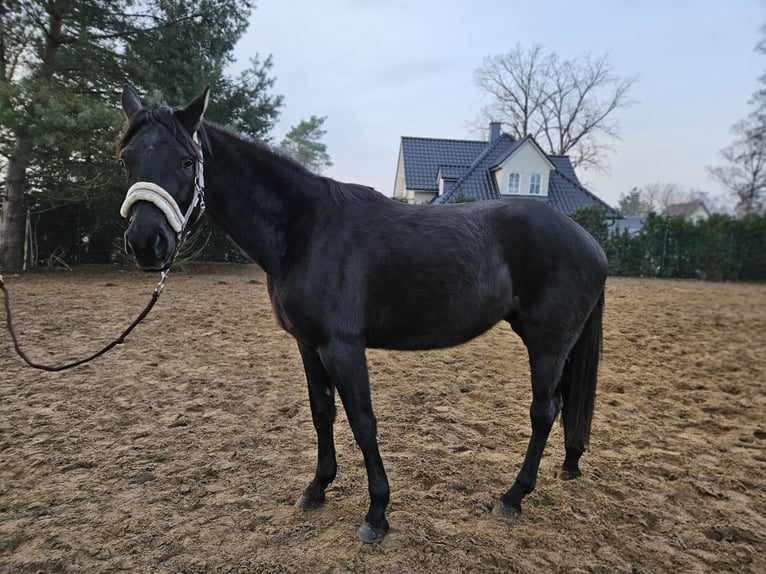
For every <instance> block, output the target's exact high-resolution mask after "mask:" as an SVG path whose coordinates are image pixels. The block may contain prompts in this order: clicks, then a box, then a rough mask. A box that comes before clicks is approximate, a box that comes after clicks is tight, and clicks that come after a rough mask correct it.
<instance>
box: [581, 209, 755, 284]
mask: <svg viewBox="0 0 766 574" xmlns="http://www.w3.org/2000/svg"><path fill="white" fill-rule="evenodd" d="M583 212H584V213H583ZM573 218H574V219H575V220H576V221H578V222H579V223H580V224H581V225H583V227H585V228H586V229H588V231H590V232H591V234H592V235H593V236H594V237H595V238H596V239H597V240H598V241H599V243H600V244H601V246H602V247H603V249H604V251H605V252H606V254H607V257H608V258H609V272H610V274H611V275H622V276H631V277H674V278H685V279H704V280H708V281H766V214H762V215H750V216H748V217H745V218H742V219H736V218H733V217H730V216H728V215H717V214H716V215H712V216H710V217H709V218H708V219H706V220H703V221H698V222H692V221H687V220H685V219H683V218H681V217H672V218H668V217H663V216H659V215H656V214H650V215H648V216H647V217H646V219H645V221H644V225H643V227H642V229H641V231H640V232H638V233H637V234H635V235H633V236H629V235H628V234H627V232H626V231H624V232H622V233H615V232H609V231H608V226H607V225H606V224H605V223H594V221H596V219H595V218H594V217H593V214H592V213H590V212H588V210H581V211H580V212H577V213H575V214H574V215H573ZM602 222H603V220H602ZM605 229H606V230H607V231H606V232H605Z"/></svg>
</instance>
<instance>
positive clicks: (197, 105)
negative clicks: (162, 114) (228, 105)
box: [178, 86, 210, 134]
mask: <svg viewBox="0 0 766 574" xmlns="http://www.w3.org/2000/svg"><path fill="white" fill-rule="evenodd" d="M209 101H210V86H207V87H206V88H205V91H203V92H202V93H201V94H200V95H199V96H197V97H196V98H195V99H194V101H192V102H191V103H190V104H189V105H188V106H186V107H185V108H183V109H182V110H179V111H178V118H179V119H180V120H181V123H182V124H183V126H184V127H185V128H186V129H187V131H188V132H189V133H190V134H194V132H196V131H197V130H198V129H199V128H200V126H201V125H202V117H203V116H204V115H205V110H207V104H208V102H209Z"/></svg>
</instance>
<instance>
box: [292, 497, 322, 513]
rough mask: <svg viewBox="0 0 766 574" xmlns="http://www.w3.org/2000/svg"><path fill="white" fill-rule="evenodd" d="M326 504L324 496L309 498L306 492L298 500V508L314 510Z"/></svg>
mask: <svg viewBox="0 0 766 574" xmlns="http://www.w3.org/2000/svg"><path fill="white" fill-rule="evenodd" d="M323 504H324V497H322V498H308V497H307V496H306V495H305V494H304V495H303V496H301V498H300V500H298V505H297V506H298V508H300V509H301V510H314V509H315V508H319V507H320V506H322V505H323Z"/></svg>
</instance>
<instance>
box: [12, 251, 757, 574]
mask: <svg viewBox="0 0 766 574" xmlns="http://www.w3.org/2000/svg"><path fill="white" fill-rule="evenodd" d="M156 280H157V276H155V275H146V274H141V273H139V272H136V271H132V270H125V269H105V268H95V269H93V268H91V269H87V268H86V269H78V270H75V271H74V272H71V273H69V272H65V271H62V272H55V273H54V272H49V273H45V274H41V273H32V274H28V275H24V276H10V277H9V276H6V285H7V286H8V288H9V290H10V291H11V298H12V299H11V303H12V306H13V308H14V312H15V322H16V326H17V329H18V331H19V332H20V335H21V336H22V339H23V345H24V347H25V348H26V349H27V350H28V352H29V354H30V355H32V356H33V358H34V359H37V360H39V361H41V362H42V361H50V362H57V361H60V360H65V359H71V358H77V357H78V356H80V355H83V354H87V353H88V352H90V351H93V350H96V348H98V346H99V345H100V344H103V343H105V342H107V341H108V340H109V339H110V338H111V337H113V336H114V335H116V334H117V333H119V332H120V330H121V329H122V328H124V327H125V326H126V325H127V324H128V323H129V322H130V321H131V320H132V319H133V318H134V316H135V315H136V314H137V313H138V312H139V311H140V309H142V308H143V306H144V305H145V304H146V302H147V301H148V298H149V295H150V293H151V290H152V289H153V287H154V284H155V282H156ZM368 359H369V365H370V372H371V378H372V388H373V404H374V406H375V408H376V413H377V416H378V423H379V440H380V446H381V452H382V455H383V459H384V461H385V463H386V469H387V471H388V474H389V479H390V481H391V504H390V507H389V512H388V518H389V521H390V522H391V532H390V534H389V535H388V537H387V538H386V539H385V540H384V541H383V542H382V543H381V544H378V545H365V544H362V543H361V542H359V541H358V540H357V538H356V534H355V532H356V528H357V526H358V525H359V523H360V522H361V520H362V517H363V516H364V513H365V512H366V508H367V492H366V490H367V488H366V478H365V474H364V466H363V464H362V460H361V454H360V453H359V451H358V450H357V449H356V446H355V444H354V442H353V438H352V436H351V432H350V430H349V428H348V424H347V422H346V420H345V417H344V416H343V415H342V414H340V413H339V420H338V423H337V425H336V440H337V448H338V462H339V467H340V468H339V474H338V478H337V480H336V481H335V483H333V485H331V487H330V488H329V489H328V496H327V503H326V504H325V505H324V507H322V508H320V509H318V510H314V511H310V512H305V513H304V512H302V511H300V510H298V509H297V508H296V506H295V503H296V501H297V500H298V498H299V496H300V494H301V492H302V490H303V488H304V487H305V486H306V484H308V482H309V480H310V479H311V477H312V475H313V467H314V459H315V438H314V430H313V427H312V424H311V413H310V410H309V406H308V401H307V397H306V390H305V383H304V380H303V370H302V367H301V364H300V360H299V357H298V352H297V349H296V347H295V344H294V343H293V341H292V339H291V338H290V337H289V336H288V335H286V334H284V333H283V332H281V331H280V330H279V329H278V328H277V327H276V325H275V322H274V320H273V318H272V316H271V311H270V307H269V302H268V298H267V295H266V286H265V278H264V276H263V274H262V273H261V272H260V271H259V270H258V269H257V268H254V267H252V266H240V267H230V266H225V267H217V266H208V267H200V268H196V269H188V270H186V271H185V272H180V273H175V272H174V273H173V274H171V276H170V279H169V281H168V286H167V287H166V289H165V291H164V293H163V296H162V298H161V299H160V301H159V303H158V305H157V307H156V308H155V310H154V311H153V312H152V314H151V315H150V316H149V318H148V319H147V320H146V322H145V323H143V324H142V325H141V326H139V327H138V329H137V330H136V331H135V332H134V333H133V334H132V335H131V336H130V337H129V338H128V340H127V342H126V343H125V344H124V345H121V346H119V347H117V348H116V349H115V350H113V351H112V352H111V353H110V354H109V355H107V356H106V357H103V358H100V359H98V360H96V361H95V362H93V363H90V364H89V365H87V366H83V367H78V368H76V369H74V370H71V371H66V372H62V373H53V374H48V373H43V372H38V371H33V370H31V369H28V368H26V367H24V366H22V363H21V362H20V360H18V359H17V357H16V356H15V354H14V352H13V348H12V345H11V342H10V338H9V337H8V335H7V333H6V332H2V333H0V571H2V572H30V573H34V572H44V573H55V572H152V573H153V572H186V573H197V572H242V573H246V572H311V573H322V572H352V571H353V572H400V573H407V572H433V573H437V572H438V573H443V572H461V573H462V572H531V573H537V572H539V573H550V572H580V573H583V572H603V573H614V572H628V573H633V572H641V573H654V572H674V573H675V572H684V573H695V572H766V472H765V471H766V286H763V285H732V284H712V283H699V282H681V281H656V280H637V279H610V280H609V282H608V287H607V299H606V317H605V350H604V355H603V362H602V368H601V381H600V386H599V393H598V397H597V401H596V416H595V420H594V424H593V435H592V438H591V445H590V450H589V452H587V453H586V455H585V457H584V458H583V461H582V468H583V471H584V476H583V477H582V478H581V479H579V480H576V481H571V482H563V481H561V480H559V479H558V478H557V476H556V475H557V471H558V468H559V465H560V463H561V460H562V458H563V445H562V429H561V428H560V427H559V425H558V424H557V425H556V427H555V428H554V431H553V432H552V434H551V438H550V441H549V443H548V447H547V449H546V453H545V456H544V458H543V461H542V464H541V469H540V477H539V480H538V485H537V490H536V491H535V492H534V493H533V494H531V495H530V496H528V497H527V499H526V500H525V506H524V515H523V516H522V518H520V519H518V520H508V519H505V518H503V517H501V516H500V515H499V514H498V513H497V512H496V509H495V508H494V507H495V501H496V499H497V497H498V496H500V495H501V494H502V493H503V492H504V491H505V489H506V488H508V487H509V486H510V484H511V483H512V482H513V479H514V477H515V474H516V472H517V470H518V468H519V466H520V464H521V460H522V457H523V453H524V450H525V448H526V443H527V439H528V436H529V432H530V429H529V418H528V406H529V401H530V390H529V382H528V367H527V362H526V356H525V350H524V348H523V346H522V345H521V343H520V342H519V341H518V339H517V338H516V336H515V335H514V334H513V332H512V331H511V330H510V328H509V327H508V326H507V325H499V326H497V327H495V329H493V330H492V331H490V332H489V333H487V334H486V335H484V336H483V337H481V338H479V339H477V340H475V341H473V342H471V343H469V344H466V345H464V346H461V347H458V348H454V349H449V350H443V351H430V352H422V353H421V352H417V353H401V352H396V353H394V352H384V351H371V352H369V354H368Z"/></svg>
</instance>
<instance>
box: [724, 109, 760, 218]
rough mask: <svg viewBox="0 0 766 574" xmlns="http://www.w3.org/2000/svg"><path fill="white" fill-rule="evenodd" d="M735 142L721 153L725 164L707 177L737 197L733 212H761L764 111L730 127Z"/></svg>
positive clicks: (743, 214) (743, 213) (747, 213)
mask: <svg viewBox="0 0 766 574" xmlns="http://www.w3.org/2000/svg"><path fill="white" fill-rule="evenodd" d="M732 133H733V134H734V136H735V138H736V139H735V141H734V143H732V144H731V145H730V146H728V147H726V148H724V149H722V150H721V157H723V159H724V161H725V164H724V165H722V166H718V167H713V168H710V174H711V175H712V176H713V177H714V178H715V179H717V180H718V181H719V182H720V183H721V184H723V186H724V187H726V189H728V190H729V191H731V192H732V193H733V194H734V195H735V196H736V197H737V206H736V211H737V214H738V215H741V216H745V215H749V214H751V213H763V211H764V208H765V207H766V204H765V203H764V200H766V109H765V110H763V112H762V113H760V114H757V113H756V114H753V115H751V116H750V117H748V118H747V119H745V120H742V121H739V122H737V123H736V124H734V127H732Z"/></svg>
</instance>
